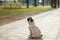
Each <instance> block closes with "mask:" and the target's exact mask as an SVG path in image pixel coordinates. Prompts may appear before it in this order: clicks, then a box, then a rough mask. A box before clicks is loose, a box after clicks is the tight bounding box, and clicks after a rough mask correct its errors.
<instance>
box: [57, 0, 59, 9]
mask: <svg viewBox="0 0 60 40" xmlns="http://www.w3.org/2000/svg"><path fill="white" fill-rule="evenodd" d="M57 1H58V2H57V3H58V8H59V0H57Z"/></svg>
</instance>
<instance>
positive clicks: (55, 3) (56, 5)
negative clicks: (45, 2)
mask: <svg viewBox="0 0 60 40" xmlns="http://www.w3.org/2000/svg"><path fill="white" fill-rule="evenodd" d="M56 3H57V2H56V0H54V8H56V6H57V5H56Z"/></svg>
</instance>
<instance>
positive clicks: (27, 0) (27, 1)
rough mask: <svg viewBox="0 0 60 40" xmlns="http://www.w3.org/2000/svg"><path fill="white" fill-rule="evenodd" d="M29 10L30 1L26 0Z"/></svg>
mask: <svg viewBox="0 0 60 40" xmlns="http://www.w3.org/2000/svg"><path fill="white" fill-rule="evenodd" d="M26 4H27V8H29V0H26Z"/></svg>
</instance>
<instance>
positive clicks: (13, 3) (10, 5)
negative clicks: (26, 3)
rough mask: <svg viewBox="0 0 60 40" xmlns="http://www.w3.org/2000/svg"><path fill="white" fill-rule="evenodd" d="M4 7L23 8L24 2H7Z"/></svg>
mask: <svg viewBox="0 0 60 40" xmlns="http://www.w3.org/2000/svg"><path fill="white" fill-rule="evenodd" d="M3 8H10V9H16V8H22V4H21V2H5V3H4V5H3Z"/></svg>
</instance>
